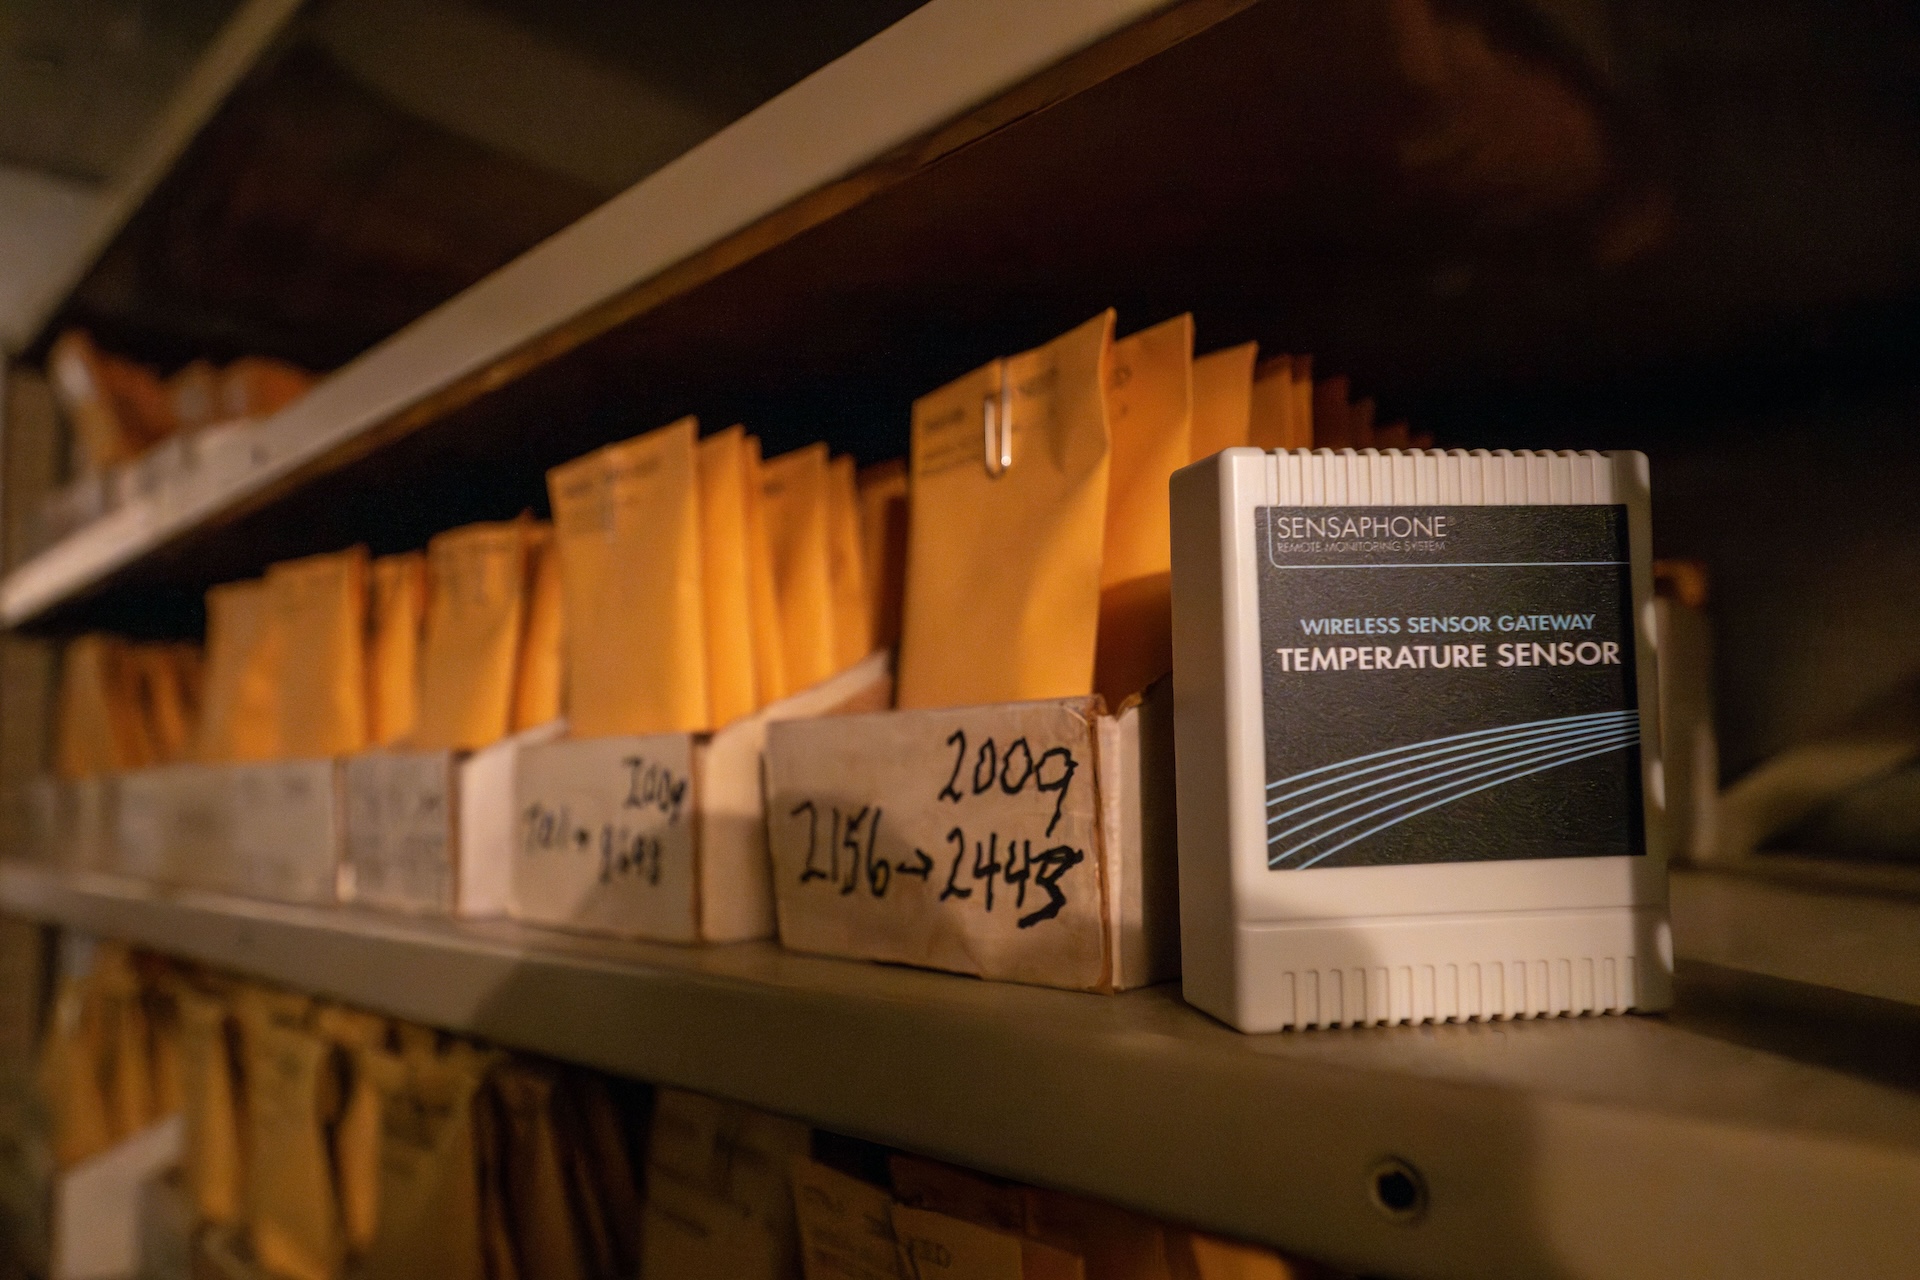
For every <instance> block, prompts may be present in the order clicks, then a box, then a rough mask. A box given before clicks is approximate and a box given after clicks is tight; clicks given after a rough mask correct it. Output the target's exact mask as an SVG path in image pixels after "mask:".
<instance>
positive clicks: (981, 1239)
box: [891, 1204, 1087, 1280]
mask: <svg viewBox="0 0 1920 1280" xmlns="http://www.w3.org/2000/svg"><path fill="white" fill-rule="evenodd" d="M891 1217H892V1221H893V1233H894V1237H895V1239H896V1240H897V1241H898V1243H899V1251H900V1259H901V1265H902V1268H903V1269H904V1270H905V1271H906V1274H908V1275H911V1276H914V1277H916V1280H936V1277H937V1278H938V1280H1085V1277H1086V1274H1087V1271H1086V1263H1085V1262H1084V1261H1083V1260H1082V1259H1081V1258H1080V1257H1079V1255H1077V1254H1073V1253H1069V1252H1068V1251H1067V1250H1065V1249H1062V1248H1059V1247H1058V1246H1056V1245H1050V1244H1046V1243H1044V1242H1042V1241H1039V1240H1034V1239H1031V1238H1026V1237H1022V1236H1017V1235H1013V1234H1011V1233H1009V1232H1004V1231H995V1230H993V1229H992V1228H990V1227H983V1226H978V1225H976V1224H974V1223H971V1222H967V1221H965V1220H964V1219H961V1218H950V1217H948V1216H946V1215H945V1214H942V1213H935V1212H933V1211H932V1210H930V1209H914V1208H910V1207H908V1206H906V1205H903V1204H896V1205H894V1206H893V1212H892V1214H891Z"/></svg>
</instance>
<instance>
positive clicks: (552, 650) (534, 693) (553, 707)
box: [513, 523, 567, 733]
mask: <svg viewBox="0 0 1920 1280" xmlns="http://www.w3.org/2000/svg"><path fill="white" fill-rule="evenodd" d="M527 559H528V565H527V620H526V629H525V632H524V634H523V635H522V636H521V639H520V669H519V672H518V674H517V675H516V676H515V677H514V681H513V731H514V732H515V733H518V732H520V731H521V730H522V729H531V728H533V726H535V725H537V724H545V723H547V721H549V720H557V719H559V717H560V699H561V695H562V693H563V692H564V687H565V686H564V682H565V676H566V662H565V657H566V643H567V602H566V599H565V596H564V595H563V593H562V590H561V583H560V552H559V549H558V547H557V546H556V544H555V543H554V540H553V526H552V525H550V524H545V523H541V524H536V525H534V526H533V527H532V529H531V530H530V532H529V539H528V543H527Z"/></svg>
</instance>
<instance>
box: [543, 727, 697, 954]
mask: <svg viewBox="0 0 1920 1280" xmlns="http://www.w3.org/2000/svg"><path fill="white" fill-rule="evenodd" d="M694 806H695V788H694V782H693V739H692V738H691V737H690V736H689V735H687V734H660V735H657V736H653V737H645V738H629V737H619V738H585V739H580V740H577V741H566V742H553V743H547V744H544V745H539V746H531V747H528V748H526V749H525V750H524V751H523V752H522V753H521V757H520V763H519V767H518V769H517V771H516V775H515V787H514V811H515V834H514V845H513V852H512V858H513V876H512V882H513V894H512V903H511V913H512V914H513V915H514V916H516V917H517V918H519V919H523V920H529V921H534V922H537V923H541V924H554V925H563V926H566V927H569V928H577V929H585V930H590V931H592V932H596V933H613V934H618V935H621V936H624V937H640V938H658V939H662V940H667V941H691V940H693V939H694V938H695V937H696V936H697V920H696V915H695V908H696V905H697V904H696V901H695V889H694V865H693V858H694V826H695V823H694Z"/></svg>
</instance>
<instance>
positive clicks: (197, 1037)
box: [177, 986, 243, 1226]
mask: <svg viewBox="0 0 1920 1280" xmlns="http://www.w3.org/2000/svg"><path fill="white" fill-rule="evenodd" d="M177 999H178V1002H179V1009H180V1070H181V1077H182V1081H181V1083H182V1087H183V1091H184V1093H185V1095H186V1153H185V1159H184V1163H185V1166H186V1175H187V1188H188V1191H189V1193H190V1194H191V1195H192V1197H193V1205H194V1211H195V1213H196V1214H197V1215H198V1216H199V1217H200V1218H201V1219H202V1220H204V1221H206V1222H212V1223H217V1224H219V1225H222V1226H228V1225H232V1224H233V1223H236V1222H238V1221H239V1220H240V1212H241V1206H242V1189H243V1179H242V1168H241V1160H242V1156H241V1117H240V1095H239V1088H238V1083H237V1081H238V1075H239V1072H238V1064H237V1063H236V1062H235V1060H234V1050H233V1046H234V1042H235V1039H236V1032H235V1029H234V1027H233V1018H232V1013H231V1011H230V1009H229V1008H228V1005H227V1002H226V1001H225V1000H223V999H220V998H219V997H218V996H214V995H209V994H205V993H202V992H199V991H196V990H192V989H190V988H186V987H184V986H183V987H182V988H181V990H180V991H179V993H178V996H177Z"/></svg>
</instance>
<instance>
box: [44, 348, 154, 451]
mask: <svg viewBox="0 0 1920 1280" xmlns="http://www.w3.org/2000/svg"><path fill="white" fill-rule="evenodd" d="M108 361H109V357H107V356H106V355H105V354H104V353H102V352H101V351H100V349H99V348H98V347H96V346H94V344H93V339H92V338H91V337H89V336H88V335H87V333H86V331H85V330H82V329H69V330H67V331H66V332H65V333H62V334H61V335H60V336H59V337H58V338H56V339H55V340H54V343H53V346H52V348H51V349H50V350H49V351H48V352H47V379H48V381H49V383H51V385H52V387H53V393H54V398H55V400H56V401H57V402H58V403H59V405H60V408H61V411H62V413H63V414H64V415H65V416H66V419H67V423H68V425H69V426H70V427H71V428H72V430H73V434H74V437H75V439H76V440H77V441H78V442H79V445H80V451H81V453H82V454H83V455H84V456H85V458H86V461H87V463H88V466H89V469H91V470H95V471H101V470H105V469H106V468H107V467H110V466H113V465H115V464H116V463H121V462H126V461H128V460H130V459H131V458H133V457H134V456H136V455H137V454H138V453H139V452H140V450H141V449H142V448H143V447H144V442H143V441H142V439H141V437H140V432H139V430H138V428H137V426H136V424H135V423H133V422H131V421H128V420H127V415H126V414H125V412H124V411H123V409H122V407H121V405H120V404H119V403H118V402H117V400H116V397H115V395H114V388H113V386H112V385H111V384H112V381H113V378H112V373H111V370H110V368H109V365H108Z"/></svg>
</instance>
